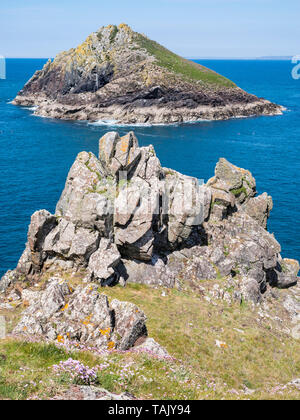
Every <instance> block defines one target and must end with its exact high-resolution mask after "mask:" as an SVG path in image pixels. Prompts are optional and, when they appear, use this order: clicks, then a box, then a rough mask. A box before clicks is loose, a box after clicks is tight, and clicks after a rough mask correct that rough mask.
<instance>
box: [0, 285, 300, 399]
mask: <svg viewBox="0 0 300 420" xmlns="http://www.w3.org/2000/svg"><path fill="white" fill-rule="evenodd" d="M223 281H224V280H223ZM219 283H220V285H221V284H222V280H221V279H220V280H219ZM201 284H203V285H205V282H203V283H201ZM213 284H215V282H214V283H213ZM213 284H212V285H213ZM101 292H104V293H105V294H107V295H108V297H109V299H110V300H112V299H114V298H117V299H120V300H125V301H130V302H133V303H135V304H136V305H138V306H139V307H140V308H141V309H142V310H144V311H145V313H146V314H147V317H148V321H147V327H148V332H149V336H151V337H153V338H154V339H155V340H156V341H158V342H159V343H160V344H161V345H162V346H164V347H165V348H166V349H167V350H168V352H169V353H170V355H171V356H173V357H174V358H175V359H176V360H175V361H166V360H158V359H155V358H153V357H150V356H149V355H147V354H138V353H132V352H130V353H125V354H119V353H112V354H111V356H110V357H109V359H107V360H108V361H109V366H108V367H107V368H106V369H103V370H101V371H100V372H99V374H98V386H102V387H104V388H106V389H108V390H109V391H112V392H116V393H120V392H124V391H128V392H130V393H132V394H134V395H135V396H136V397H138V398H145V399H221V398H227V399H245V398H247V399H248V398H250V399H278V398H279V399H297V398H299V391H298V392H297V391H296V390H294V389H290V388H287V389H285V390H282V391H281V392H282V393H275V392H273V391H272V388H274V387H277V386H278V385H280V384H282V385H284V384H286V383H288V382H290V381H291V380H293V379H295V378H297V377H299V376H300V355H299V343H298V342H297V341H296V340H293V339H292V338H289V337H288V336H286V335H285V334H284V333H283V332H281V331H280V330H277V329H276V328H275V327H274V324H273V319H272V317H271V318H270V319H265V320H263V321H262V320H261V319H260V318H259V316H258V315H257V308H254V309H253V308H252V307H251V305H249V304H247V303H245V302H243V304H242V305H238V304H232V305H229V304H227V303H226V302H224V301H222V300H216V301H214V302H213V303H212V302H207V301H206V300H205V299H204V298H203V297H202V296H201V295H200V294H195V293H194V292H192V291H191V290H185V291H177V290H175V289H172V290H166V296H162V290H161V289H155V288H149V287H147V286H144V285H135V284H132V285H128V286H127V287H126V288H122V287H119V286H117V287H114V288H106V289H105V290H103V289H101ZM216 340H220V341H222V342H225V343H226V347H224V348H218V347H217V346H216ZM1 355H2V358H1ZM69 357H72V358H74V359H76V360H80V361H82V362H83V363H84V364H86V365H88V366H90V367H94V366H95V365H97V364H99V363H102V362H103V360H102V358H101V357H99V356H95V355H92V354H90V353H88V352H72V353H70V352H67V351H66V350H64V349H63V348H57V347H56V346H55V345H53V344H40V343H26V342H18V341H15V340H12V339H7V340H3V341H0V399H1V398H2V399H7V398H8V399H24V398H28V397H32V396H34V395H35V396H38V397H40V398H49V397H51V396H53V395H56V394H57V393H61V392H62V391H63V390H65V389H67V388H68V387H69V386H70V381H69V379H68V378H66V377H57V376H56V375H54V373H53V372H52V370H51V369H49V368H51V366H52V365H53V364H56V363H58V362H59V361H61V360H66V359H68V358H69ZM20 368H22V369H23V370H20ZM128 372H129V373H128ZM127 373H128V374H127ZM124 375H125V376H124ZM126 375H127V376H126ZM40 381H41V383H40ZM26 384H27V386H26ZM244 387H247V388H248V389H251V390H253V391H254V392H253V393H252V394H250V395H247V394H246V395H245V394H244V393H243V389H244ZM232 390H234V391H232Z"/></svg>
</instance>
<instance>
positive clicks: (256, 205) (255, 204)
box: [242, 193, 273, 229]
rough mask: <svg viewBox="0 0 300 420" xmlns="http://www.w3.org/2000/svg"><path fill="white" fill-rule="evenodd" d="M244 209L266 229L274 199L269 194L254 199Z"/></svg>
mask: <svg viewBox="0 0 300 420" xmlns="http://www.w3.org/2000/svg"><path fill="white" fill-rule="evenodd" d="M242 209H243V210H244V211H245V212H246V213H247V214H248V215H249V216H251V217H252V218H253V219H254V220H256V221H257V222H258V223H259V224H260V225H261V226H263V227H264V228H265V229H266V228H267V221H268V218H269V216H270V212H271V210H272V209H273V200H272V197H271V196H269V195H268V194H267V193H263V194H262V195H260V196H258V197H252V198H250V199H249V201H248V202H247V203H246V204H245V205H243V207H242Z"/></svg>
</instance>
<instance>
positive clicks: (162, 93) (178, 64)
mask: <svg viewBox="0 0 300 420" xmlns="http://www.w3.org/2000/svg"><path fill="white" fill-rule="evenodd" d="M14 104H16V105H24V106H36V107H37V109H36V111H35V114H36V115H41V116H45V117H53V118H60V119H66V120H69V119H71V120H90V121H96V120H108V121H112V120H113V121H116V122H122V123H127V124H133V123H147V124H153V123H177V122H187V121H197V120H200V119H209V120H215V119H228V118H233V117H239V116H253V115H275V114H280V113H282V109H283V108H282V107H280V106H278V105H275V104H273V103H271V102H269V101H267V100H264V99H261V98H257V97H256V96H254V95H250V94H248V93H246V92H244V91H243V90H242V89H240V88H238V87H237V86H236V85H235V84H234V83H233V82H231V81H230V80H228V79H226V78H225V77H222V76H220V75H219V74H217V73H215V72H213V71H211V70H209V69H207V68H205V67H203V66H201V65H199V64H196V63H194V62H191V61H189V60H185V59H183V58H181V57H179V56H177V55H176V54H174V53H172V52H170V51H168V50H167V49H166V48H164V47H162V46H161V45H159V44H157V43H156V42H154V41H151V40H150V39H148V38H147V37H146V36H144V35H141V34H138V33H136V32H134V31H133V30H132V29H131V28H129V27H128V26H127V25H125V24H121V25H119V26H118V27H117V26H113V25H109V26H107V27H103V28H100V30H99V31H98V32H95V33H92V34H91V35H90V36H89V37H88V38H87V39H86V41H85V42H84V43H83V44H81V45H79V46H78V47H77V48H72V49H71V50H69V51H67V52H62V53H60V54H58V56H57V57H56V58H55V60H54V61H51V60H49V61H48V62H47V63H46V64H45V66H44V68H43V69H42V70H40V71H37V72H36V73H35V74H34V75H33V77H32V78H31V79H30V80H29V81H28V83H27V84H26V85H25V86H24V88H23V89H22V90H21V91H20V92H19V94H18V96H17V97H16V98H15V100H14Z"/></svg>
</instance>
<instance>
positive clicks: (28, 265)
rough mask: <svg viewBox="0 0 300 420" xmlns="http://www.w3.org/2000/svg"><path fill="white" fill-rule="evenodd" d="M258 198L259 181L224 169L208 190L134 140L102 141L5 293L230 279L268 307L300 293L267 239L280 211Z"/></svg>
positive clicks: (78, 166) (4, 283)
mask: <svg viewBox="0 0 300 420" xmlns="http://www.w3.org/2000/svg"><path fill="white" fill-rule="evenodd" d="M272 206H273V203H272V198H271V197H270V196H268V195H267V194H266V193H264V194H262V195H260V196H256V183H255V179H254V178H253V176H252V175H251V173H250V172H249V171H247V170H244V169H241V168H238V167H236V166H234V165H232V164H231V163H229V162H228V161H227V160H225V159H220V160H219V162H218V163H217V166H216V170H215V176H214V177H213V178H212V179H210V180H209V181H208V183H207V184H206V185H199V182H198V180H197V179H195V178H192V177H187V176H184V175H182V174H180V173H178V172H176V171H173V170H170V169H167V168H163V167H161V164H160V162H159V159H158V158H157V156H156V155H155V151H154V149H153V147H152V146H149V147H142V148H140V147H139V146H138V141H137V139H136V137H135V135H134V133H132V132H131V133H128V134H127V135H126V136H124V137H122V138H120V137H119V135H118V133H114V132H112V133H107V134H106V135H105V136H104V137H103V138H101V139H100V143H99V159H97V157H96V156H94V155H93V154H92V153H86V152H82V153H80V154H79V155H78V157H77V158H76V160H75V162H74V164H73V166H72V168H71V170H70V172H69V175H68V178H67V181H66V185H65V189H64V191H63V193H62V195H61V198H60V200H59V202H58V204H57V208H56V214H55V215H51V214H50V213H49V212H47V211H46V210H41V211H38V212H36V213H34V214H33V216H32V218H31V224H30V226H29V230H28V243H27V245H26V248H25V251H24V253H23V255H22V257H21V259H20V261H19V263H18V266H17V268H16V269H15V270H14V271H9V272H8V273H6V275H5V276H4V277H3V278H2V280H1V282H0V288H1V289H0V290H1V291H5V290H7V289H8V288H9V287H10V285H12V284H15V283H16V282H20V281H23V282H24V281H27V282H28V281H29V282H30V281H39V280H40V279H42V278H43V276H44V275H45V274H47V273H50V274H51V273H67V272H69V273H71V274H72V273H74V272H79V273H82V278H84V279H85V281H92V282H96V283H98V284H100V285H102V286H105V285H114V284H117V283H118V282H120V283H122V284H126V282H127V281H129V282H139V283H146V284H156V285H161V286H166V287H182V285H183V284H190V285H191V286H192V287H194V288H195V289H197V288H198V287H199V282H200V281H201V280H207V279H212V280H213V279H217V278H219V277H224V278H226V279H227V282H228V285H229V287H232V288H234V290H235V296H236V298H237V299H248V300H252V301H255V302H259V301H261V299H262V298H263V296H264V294H265V293H266V292H267V291H268V290H269V289H271V288H273V287H278V288H288V287H291V286H294V285H295V284H296V283H297V275H298V271H299V264H298V262H297V261H295V260H289V259H282V257H281V255H280V252H281V248H280V245H279V243H278V242H277V241H276V239H275V238H274V236H273V235H271V234H270V233H268V231H267V230H266V222H267V218H268V216H269V214H270V210H271V209H272Z"/></svg>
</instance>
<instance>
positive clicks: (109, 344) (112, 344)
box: [107, 341, 115, 350]
mask: <svg viewBox="0 0 300 420" xmlns="http://www.w3.org/2000/svg"><path fill="white" fill-rule="evenodd" d="M107 348H108V350H114V348H115V343H114V342H113V341H110V342H109V343H108V344H107Z"/></svg>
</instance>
